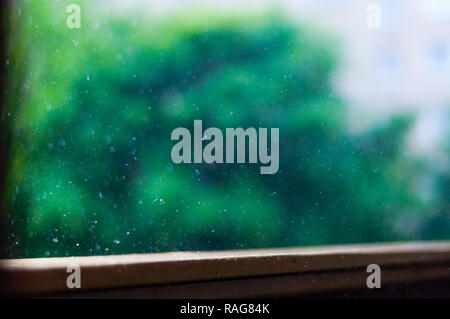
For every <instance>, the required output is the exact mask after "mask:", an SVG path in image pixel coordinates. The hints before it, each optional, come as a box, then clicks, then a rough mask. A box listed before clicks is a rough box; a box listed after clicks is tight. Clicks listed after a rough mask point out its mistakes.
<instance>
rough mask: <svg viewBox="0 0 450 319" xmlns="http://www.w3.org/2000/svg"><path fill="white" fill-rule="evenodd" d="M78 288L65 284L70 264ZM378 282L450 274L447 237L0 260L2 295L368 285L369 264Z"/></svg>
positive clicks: (264, 291)
mask: <svg viewBox="0 0 450 319" xmlns="http://www.w3.org/2000/svg"><path fill="white" fill-rule="evenodd" d="M70 264H77V265H79V266H80V268H81V288H80V289H69V288H67V286H66V279H67V276H68V275H70V274H69V273H67V272H66V269H67V266H68V265H70ZM369 264H378V265H380V266H381V271H382V274H381V279H382V285H385V284H393V283H410V282H420V281H430V280H449V279H450V242H448V241H446V242H414V243H383V244H361V245H359V244H358V245H339V246H323V247H309V248H282V249H258V250H238V251H217V252H170V253H155V254H133V255H114V256H86V257H63V258H36V259H8V260H0V282H1V285H0V293H1V295H3V296H53V297H55V296H76V297H112V298H115V297H120V298H123V297H135V298H136V297H138V298H139V297H144V298H145V297H149V298H158V297H159V298H180V297H189V298H208V297H213V298H229V297H270V296H272V297H273V296H294V295H302V294H311V293H319V292H328V291H334V290H338V289H351V288H365V287H366V279H367V276H368V275H369V274H368V273H366V267H367V266H368V265H369Z"/></svg>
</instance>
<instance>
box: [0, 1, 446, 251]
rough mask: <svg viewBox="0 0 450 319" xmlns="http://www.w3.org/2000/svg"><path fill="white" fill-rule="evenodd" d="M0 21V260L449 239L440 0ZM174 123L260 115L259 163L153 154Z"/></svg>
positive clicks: (140, 7) (180, 6)
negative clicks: (273, 155) (263, 141)
mask: <svg viewBox="0 0 450 319" xmlns="http://www.w3.org/2000/svg"><path fill="white" fill-rule="evenodd" d="M70 4H78V5H79V6H80V8H81V27H80V28H79V29H78V28H73V29H71V28H68V26H67V24H66V20H67V18H68V16H69V15H70V13H67V12H66V9H67V6H68V5H70ZM371 4H375V5H376V6H377V7H376V8H378V9H379V25H377V26H375V27H374V26H373V25H372V24H370V23H368V19H369V18H370V16H371V14H373V11H371V10H368V7H369V5H371ZM5 21H6V23H7V25H8V38H7V45H8V50H7V53H6V54H7V60H6V61H4V62H3V63H5V64H6V70H7V72H6V80H7V89H6V91H5V98H6V103H5V106H4V108H3V110H2V129H4V130H7V131H8V137H9V139H8V141H7V143H8V153H7V155H6V154H3V155H2V156H3V157H4V158H3V160H4V161H5V162H6V163H7V170H6V174H7V175H6V184H5V188H4V189H5V190H4V192H3V194H2V202H1V205H2V213H3V216H2V217H3V220H4V224H5V225H6V226H5V230H6V232H5V235H6V236H5V239H6V242H7V245H6V246H7V247H6V248H7V249H6V251H4V253H3V255H4V256H3V257H8V258H22V257H53V256H72V255H103V254H122V253H148V252H161V251H178V250H221V249H244V248H266V247H285V246H304V245H327V244H343V243H362V242H364V243H367V242H382V241H405V240H428V239H433V240H440V239H450V218H449V217H450V216H449V215H450V208H449V197H450V196H449V194H450V167H449V152H450V144H449V140H450V139H449V137H450V129H449V127H450V126H449V123H450V121H449V120H450V2H449V1H445V0H431V1H430V0H416V1H413V0H378V1H361V0H345V1H342V0H341V1H333V0H320V1H317V0H316V1H313V0H303V1H288V0H286V1H235V0H232V1H212V0H211V1H206V0H205V1H194V0H190V1H174V0H170V1H167V0H166V1H156V0H155V1H144V0H141V1H138V0H133V1H130V0H128V1H125V0H123V1H119V0H114V1H101V0H96V1H80V0H70V1H66V0H59V1H58V0H36V1H25V0H22V1H15V2H14V4H13V5H12V10H11V12H9V13H8V15H7V17H6V19H5ZM194 119H201V120H203V127H204V128H206V127H212V126H213V127H218V128H221V129H222V130H224V129H225V128H227V127H244V128H247V127H256V128H258V127H278V128H279V129H280V155H279V156H280V169H279V171H278V173H277V174H275V175H261V174H260V173H259V165H255V164H253V165H252V164H182V165H176V164H173V163H172V161H171V158H170V150H171V148H172V146H173V144H174V143H173V142H172V141H171V140H170V133H171V131H172V130H173V129H174V128H177V127H187V128H189V129H191V130H192V127H193V121H194ZM5 143H6V142H5Z"/></svg>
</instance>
